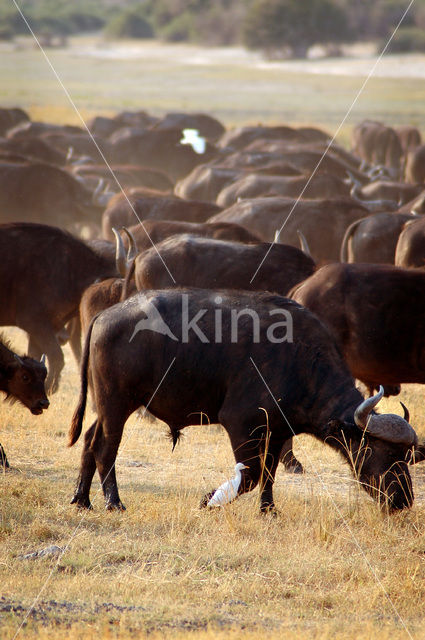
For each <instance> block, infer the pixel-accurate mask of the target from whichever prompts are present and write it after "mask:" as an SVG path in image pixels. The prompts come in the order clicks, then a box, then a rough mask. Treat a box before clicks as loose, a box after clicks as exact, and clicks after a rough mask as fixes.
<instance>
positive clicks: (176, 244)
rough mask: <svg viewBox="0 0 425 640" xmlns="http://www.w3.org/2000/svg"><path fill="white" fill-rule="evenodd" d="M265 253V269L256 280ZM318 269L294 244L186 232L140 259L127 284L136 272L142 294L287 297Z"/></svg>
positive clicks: (163, 243)
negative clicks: (198, 291) (192, 291)
mask: <svg viewBox="0 0 425 640" xmlns="http://www.w3.org/2000/svg"><path fill="white" fill-rule="evenodd" d="M266 255H267V259H266V260H264V263H263V266H262V268H261V269H260V270H259V271H258V274H257V275H256V276H255V278H253V275H254V273H255V271H256V270H257V268H258V267H259V265H260V263H261V262H262V260H263V259H264V258H265V256H266ZM165 265H166V267H165ZM314 269H315V263H314V261H313V260H312V259H311V258H310V257H309V256H307V255H306V254H305V253H303V251H301V250H300V249H297V248H296V247H292V246H289V245H284V244H273V245H270V244H268V243H265V242H262V243H259V244H242V243H239V242H230V241H225V240H214V239H212V238H202V237H199V236H191V235H189V234H182V235H177V236H172V237H170V238H167V239H166V240H163V241H162V242H160V243H159V244H158V245H156V246H155V247H152V248H151V249H148V250H147V251H144V252H143V253H141V254H139V255H138V256H136V258H135V260H134V262H133V265H132V267H131V268H130V269H129V272H128V281H130V280H131V278H132V277H133V274H134V279H135V282H136V287H137V290H138V291H144V290H145V289H167V288H169V287H171V286H174V285H175V286H179V287H200V288H203V289H206V288H208V289H225V288H226V289H244V290H247V291H248V290H249V291H274V292H276V293H279V294H281V295H285V294H286V293H287V292H288V291H289V290H290V289H291V288H292V287H293V286H295V284H297V283H298V282H301V281H302V280H304V279H305V278H308V276H310V275H311V274H312V273H313V272H314ZM170 275H172V276H173V278H174V282H173V281H172V280H171V277H170Z"/></svg>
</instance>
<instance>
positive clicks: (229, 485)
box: [207, 462, 249, 507]
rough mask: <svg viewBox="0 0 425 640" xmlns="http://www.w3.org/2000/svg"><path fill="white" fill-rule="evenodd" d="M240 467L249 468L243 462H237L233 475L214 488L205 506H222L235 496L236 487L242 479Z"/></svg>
mask: <svg viewBox="0 0 425 640" xmlns="http://www.w3.org/2000/svg"><path fill="white" fill-rule="evenodd" d="M242 469H249V467H247V466H246V465H245V464H244V463H243V462H238V463H237V465H236V466H235V475H234V477H233V478H231V479H230V480H227V482H224V483H223V484H221V485H220V486H219V488H218V489H216V490H215V491H214V493H213V495H212V496H211V498H210V500H209V501H208V503H207V507H222V506H223V505H225V504H228V503H229V502H231V501H232V500H234V499H235V498H236V496H237V495H238V489H239V487H240V484H241V481H242V475H241V471H242Z"/></svg>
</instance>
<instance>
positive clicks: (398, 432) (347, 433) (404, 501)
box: [327, 386, 418, 511]
mask: <svg viewBox="0 0 425 640" xmlns="http://www.w3.org/2000/svg"><path fill="white" fill-rule="evenodd" d="M383 395H384V389H383V387H382V386H381V387H380V389H379V392H378V393H377V394H376V395H374V396H372V397H371V398H368V399H367V400H364V401H363V402H362V403H361V404H360V405H359V406H358V407H357V408H356V409H355V411H354V424H350V423H347V422H341V421H339V420H332V421H331V422H330V423H329V424H328V425H327V426H328V428H329V431H330V432H329V435H328V438H330V439H328V442H329V444H332V442H331V440H334V439H335V441H337V442H338V443H339V446H338V445H337V448H338V449H339V450H340V451H341V453H343V455H344V456H345V457H346V458H347V459H348V460H349V461H350V463H351V465H352V467H353V471H354V473H355V475H356V477H357V478H358V479H359V482H360V483H361V485H362V487H363V488H364V489H365V490H366V491H367V492H368V493H369V494H370V495H371V496H372V497H373V498H374V499H375V500H377V501H378V502H379V503H380V504H381V505H382V506H384V507H385V506H387V507H388V509H389V510H390V511H395V510H397V509H404V508H405V507H410V506H411V505H412V503H413V488H412V480H411V477H410V473H409V469H408V462H409V460H410V459H411V456H412V451H414V449H415V448H416V447H417V444H418V439H417V436H416V433H415V431H414V429H413V428H412V427H411V426H410V424H409V422H408V420H409V412H408V411H407V409H406V407H404V405H403V408H404V418H402V417H400V416H398V415H395V414H391V413H386V414H381V415H377V414H375V413H372V410H373V408H374V407H375V406H376V405H377V404H378V402H379V401H380V400H381V398H382V397H383Z"/></svg>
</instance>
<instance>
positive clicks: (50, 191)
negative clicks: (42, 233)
mask: <svg viewBox="0 0 425 640" xmlns="http://www.w3.org/2000/svg"><path fill="white" fill-rule="evenodd" d="M100 217H101V209H100V208H99V207H98V206H97V205H96V203H95V202H93V194H92V193H91V192H90V191H89V190H88V189H86V188H85V187H84V186H83V185H82V184H81V183H80V182H79V181H78V180H76V179H75V178H74V177H73V176H71V175H70V174H69V173H68V172H67V171H64V170H63V169H60V168H59V167H55V166H52V165H50V164H44V163H39V162H38V163H31V162H27V163H18V164H12V163H7V164H5V163H3V164H0V222H16V221H20V222H21V221H23V222H44V223H48V224H54V225H57V226H60V227H69V228H71V227H75V226H76V225H77V224H80V225H81V224H87V223H96V222H97V223H98V222H99V221H100Z"/></svg>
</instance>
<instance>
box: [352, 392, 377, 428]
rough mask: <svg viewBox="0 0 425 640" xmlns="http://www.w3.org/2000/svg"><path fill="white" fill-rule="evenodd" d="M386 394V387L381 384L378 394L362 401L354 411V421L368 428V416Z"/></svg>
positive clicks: (359, 425)
mask: <svg viewBox="0 0 425 640" xmlns="http://www.w3.org/2000/svg"><path fill="white" fill-rule="evenodd" d="M383 395H384V387H383V386H382V385H381V386H380V387H379V391H378V393H377V394H376V395H374V396H372V397H370V398H367V399H366V400H364V401H363V402H362V403H360V404H359V406H358V407H357V409H356V410H355V412H354V422H355V423H356V425H357V426H358V427H360V429H366V427H367V425H368V416H369V414H370V412H371V411H372V409H373V408H374V407H376V405H377V404H378V402H379V401H380V400H381V398H382V397H383Z"/></svg>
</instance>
